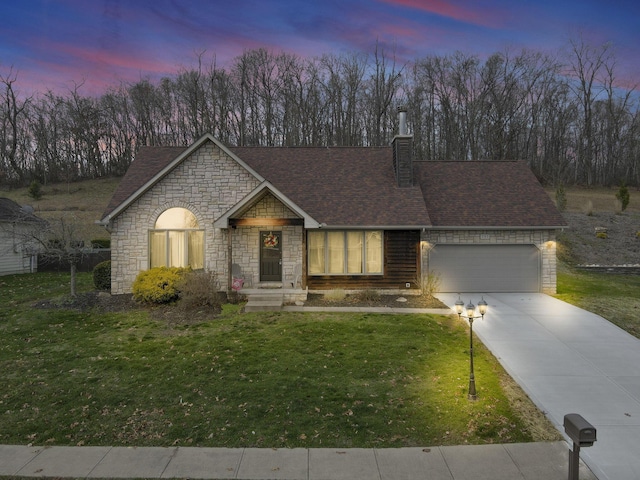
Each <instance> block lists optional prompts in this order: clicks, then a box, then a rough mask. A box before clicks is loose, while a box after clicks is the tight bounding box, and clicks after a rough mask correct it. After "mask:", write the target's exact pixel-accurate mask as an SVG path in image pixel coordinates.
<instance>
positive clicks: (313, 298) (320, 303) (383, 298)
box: [304, 293, 448, 308]
mask: <svg viewBox="0 0 640 480" xmlns="http://www.w3.org/2000/svg"><path fill="white" fill-rule="evenodd" d="M304 306H305V307H393V308H448V307H447V306H446V305H445V304H444V303H442V302H441V301H440V300H438V299H437V298H435V297H431V296H428V295H379V296H377V297H375V298H366V296H363V295H358V294H351V295H347V296H345V297H344V299H342V300H333V299H328V298H326V296H325V295H322V294H317V293H310V294H309V295H308V296H307V301H306V302H304Z"/></svg>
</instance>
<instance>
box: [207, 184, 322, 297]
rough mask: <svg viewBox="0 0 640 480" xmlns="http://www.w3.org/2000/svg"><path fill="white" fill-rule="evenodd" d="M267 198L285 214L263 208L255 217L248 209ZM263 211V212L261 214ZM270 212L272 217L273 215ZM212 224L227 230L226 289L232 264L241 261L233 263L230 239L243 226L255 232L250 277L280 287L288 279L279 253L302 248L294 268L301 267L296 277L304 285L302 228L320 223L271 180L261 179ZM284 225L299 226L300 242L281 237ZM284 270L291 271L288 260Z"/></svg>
mask: <svg viewBox="0 0 640 480" xmlns="http://www.w3.org/2000/svg"><path fill="white" fill-rule="evenodd" d="M267 197H273V198H274V199H275V201H276V203H279V204H281V206H282V207H283V208H284V211H286V212H287V213H285V215H284V216H280V212H278V211H277V209H276V211H269V210H267V211H266V212H261V213H260V214H259V216H256V212H251V209H252V208H254V207H256V206H257V205H258V204H260V202H261V201H262V200H263V199H265V198H267ZM264 213H266V214H267V215H264ZM274 213H275V216H274V215H273V214H274ZM260 215H262V216H260ZM213 226H214V227H215V228H221V229H224V230H227V263H228V266H227V272H228V285H229V290H230V289H231V285H232V284H233V282H234V278H233V267H234V264H236V263H241V262H237V261H236V260H237V259H234V247H238V245H237V244H235V242H234V238H235V239H237V238H239V237H237V233H236V231H237V232H238V233H239V232H240V231H241V230H242V229H245V228H246V229H252V230H253V233H252V234H251V235H259V240H258V243H257V245H258V246H257V250H255V251H254V253H256V254H257V256H258V259H259V260H258V261H257V262H256V259H255V257H254V260H253V262H252V263H253V265H252V274H251V275H252V277H254V278H255V279H256V280H257V281H258V282H259V283H263V284H269V285H272V284H273V283H276V284H281V285H283V286H284V283H285V280H286V281H289V278H288V277H289V274H290V272H289V273H288V274H287V278H286V279H285V278H284V271H283V253H285V254H286V252H288V251H289V250H288V249H289V248H293V249H294V250H295V251H302V255H301V258H300V259H299V262H297V263H299V265H298V267H299V268H301V269H302V272H301V273H302V275H301V278H300V280H301V284H302V287H303V288H304V286H305V281H304V279H305V276H306V268H305V267H306V265H305V262H304V261H303V258H304V256H305V255H306V253H305V244H306V230H307V229H308V228H320V227H321V225H320V224H319V223H318V222H317V221H316V220H315V219H314V218H312V217H311V216H310V215H309V214H307V213H306V212H305V211H304V210H303V209H302V208H300V207H299V206H298V205H296V204H295V203H294V202H292V201H291V200H290V199H289V198H288V197H286V196H285V195H283V194H282V193H281V192H280V191H279V190H278V189H276V188H275V187H273V185H272V184H271V183H269V182H268V181H264V182H262V183H261V184H260V185H259V186H258V187H257V188H255V189H254V190H253V191H252V192H251V193H249V194H248V195H247V196H246V197H245V198H243V199H242V200H241V201H240V202H238V203H237V204H236V205H234V206H233V207H232V208H230V209H229V210H228V211H227V212H225V213H224V214H223V215H222V216H220V217H219V218H218V219H216V220H215V221H214V224H213ZM288 227H298V228H299V231H300V233H301V238H300V240H301V245H297V244H296V245H292V244H291V238H290V235H285V236H283V231H286V230H287V229H288ZM256 230H259V233H258V232H256ZM271 237H273V238H274V239H275V242H273V244H270V242H269V241H268V239H269V238H271ZM297 241H298V240H296V241H295V242H296V243H297ZM253 245H255V244H253ZM245 247H246V245H245ZM251 248H253V247H251ZM296 257H297V255H296ZM288 269H289V270H292V267H291V260H289V267H288Z"/></svg>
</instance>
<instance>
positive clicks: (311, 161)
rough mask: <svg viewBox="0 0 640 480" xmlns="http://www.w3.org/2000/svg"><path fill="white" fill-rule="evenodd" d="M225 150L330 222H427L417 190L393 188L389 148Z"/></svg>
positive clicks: (375, 223)
mask: <svg viewBox="0 0 640 480" xmlns="http://www.w3.org/2000/svg"><path fill="white" fill-rule="evenodd" d="M229 150H231V151H232V152H233V153H234V154H236V155H237V156H238V157H239V158H241V159H242V160H244V161H245V162H246V163H247V164H248V165H249V166H251V168H253V169H254V170H256V171H257V172H258V173H260V175H262V176H263V177H264V178H265V179H266V180H268V181H269V182H271V183H272V184H273V185H274V186H275V187H276V188H277V189H278V190H279V191H280V192H282V193H283V194H284V195H286V196H287V197H288V198H289V199H291V200H292V201H293V202H295V203H296V205H298V206H299V207H300V208H302V209H303V210H304V211H305V212H307V213H308V214H309V215H310V216H312V217H313V218H314V219H316V220H317V221H318V222H321V223H326V224H327V225H328V226H348V225H359V226H428V225H429V215H428V213H427V210H426V208H425V204H424V200H423V198H422V192H421V191H420V188H419V187H413V188H399V187H397V186H396V183H395V175H394V173H393V165H392V150H391V148H390V147H366V148H362V147H328V148H327V147H294V148H280V147H275V148H260V147H234V148H230V149H229Z"/></svg>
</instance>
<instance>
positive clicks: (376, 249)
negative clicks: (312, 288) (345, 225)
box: [307, 230, 383, 275]
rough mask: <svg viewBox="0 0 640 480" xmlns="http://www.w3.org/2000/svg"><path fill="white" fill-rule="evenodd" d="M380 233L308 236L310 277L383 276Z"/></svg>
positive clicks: (313, 233)
mask: <svg viewBox="0 0 640 480" xmlns="http://www.w3.org/2000/svg"><path fill="white" fill-rule="evenodd" d="M382 238H383V235H382V231H380V230H366V231H363V230H344V231H343V230H325V231H311V232H308V234H307V261H308V270H309V274H310V275H381V274H382V258H383V253H382V251H383V241H382Z"/></svg>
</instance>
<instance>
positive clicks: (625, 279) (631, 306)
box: [556, 266, 640, 338]
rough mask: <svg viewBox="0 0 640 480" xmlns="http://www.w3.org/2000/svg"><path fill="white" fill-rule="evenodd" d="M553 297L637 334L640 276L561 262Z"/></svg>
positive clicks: (639, 319)
mask: <svg viewBox="0 0 640 480" xmlns="http://www.w3.org/2000/svg"><path fill="white" fill-rule="evenodd" d="M556 297H557V298H559V299H560V300H564V301H565V302H567V303H571V304H573V305H577V306H579V307H582V308H584V309H585V310H589V311H590V312H594V313H597V314H598V315H601V316H603V317H604V318H606V319H607V320H609V321H610V322H612V323H615V324H616V325H618V326H619V327H621V328H622V329H624V330H626V331H627V332H629V333H631V334H632V335H635V336H636V337H638V338H640V276H634V275H613V274H603V273H591V272H585V271H582V270H577V269H571V268H568V267H566V266H563V268H561V269H560V271H559V273H558V294H557V295H556Z"/></svg>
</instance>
